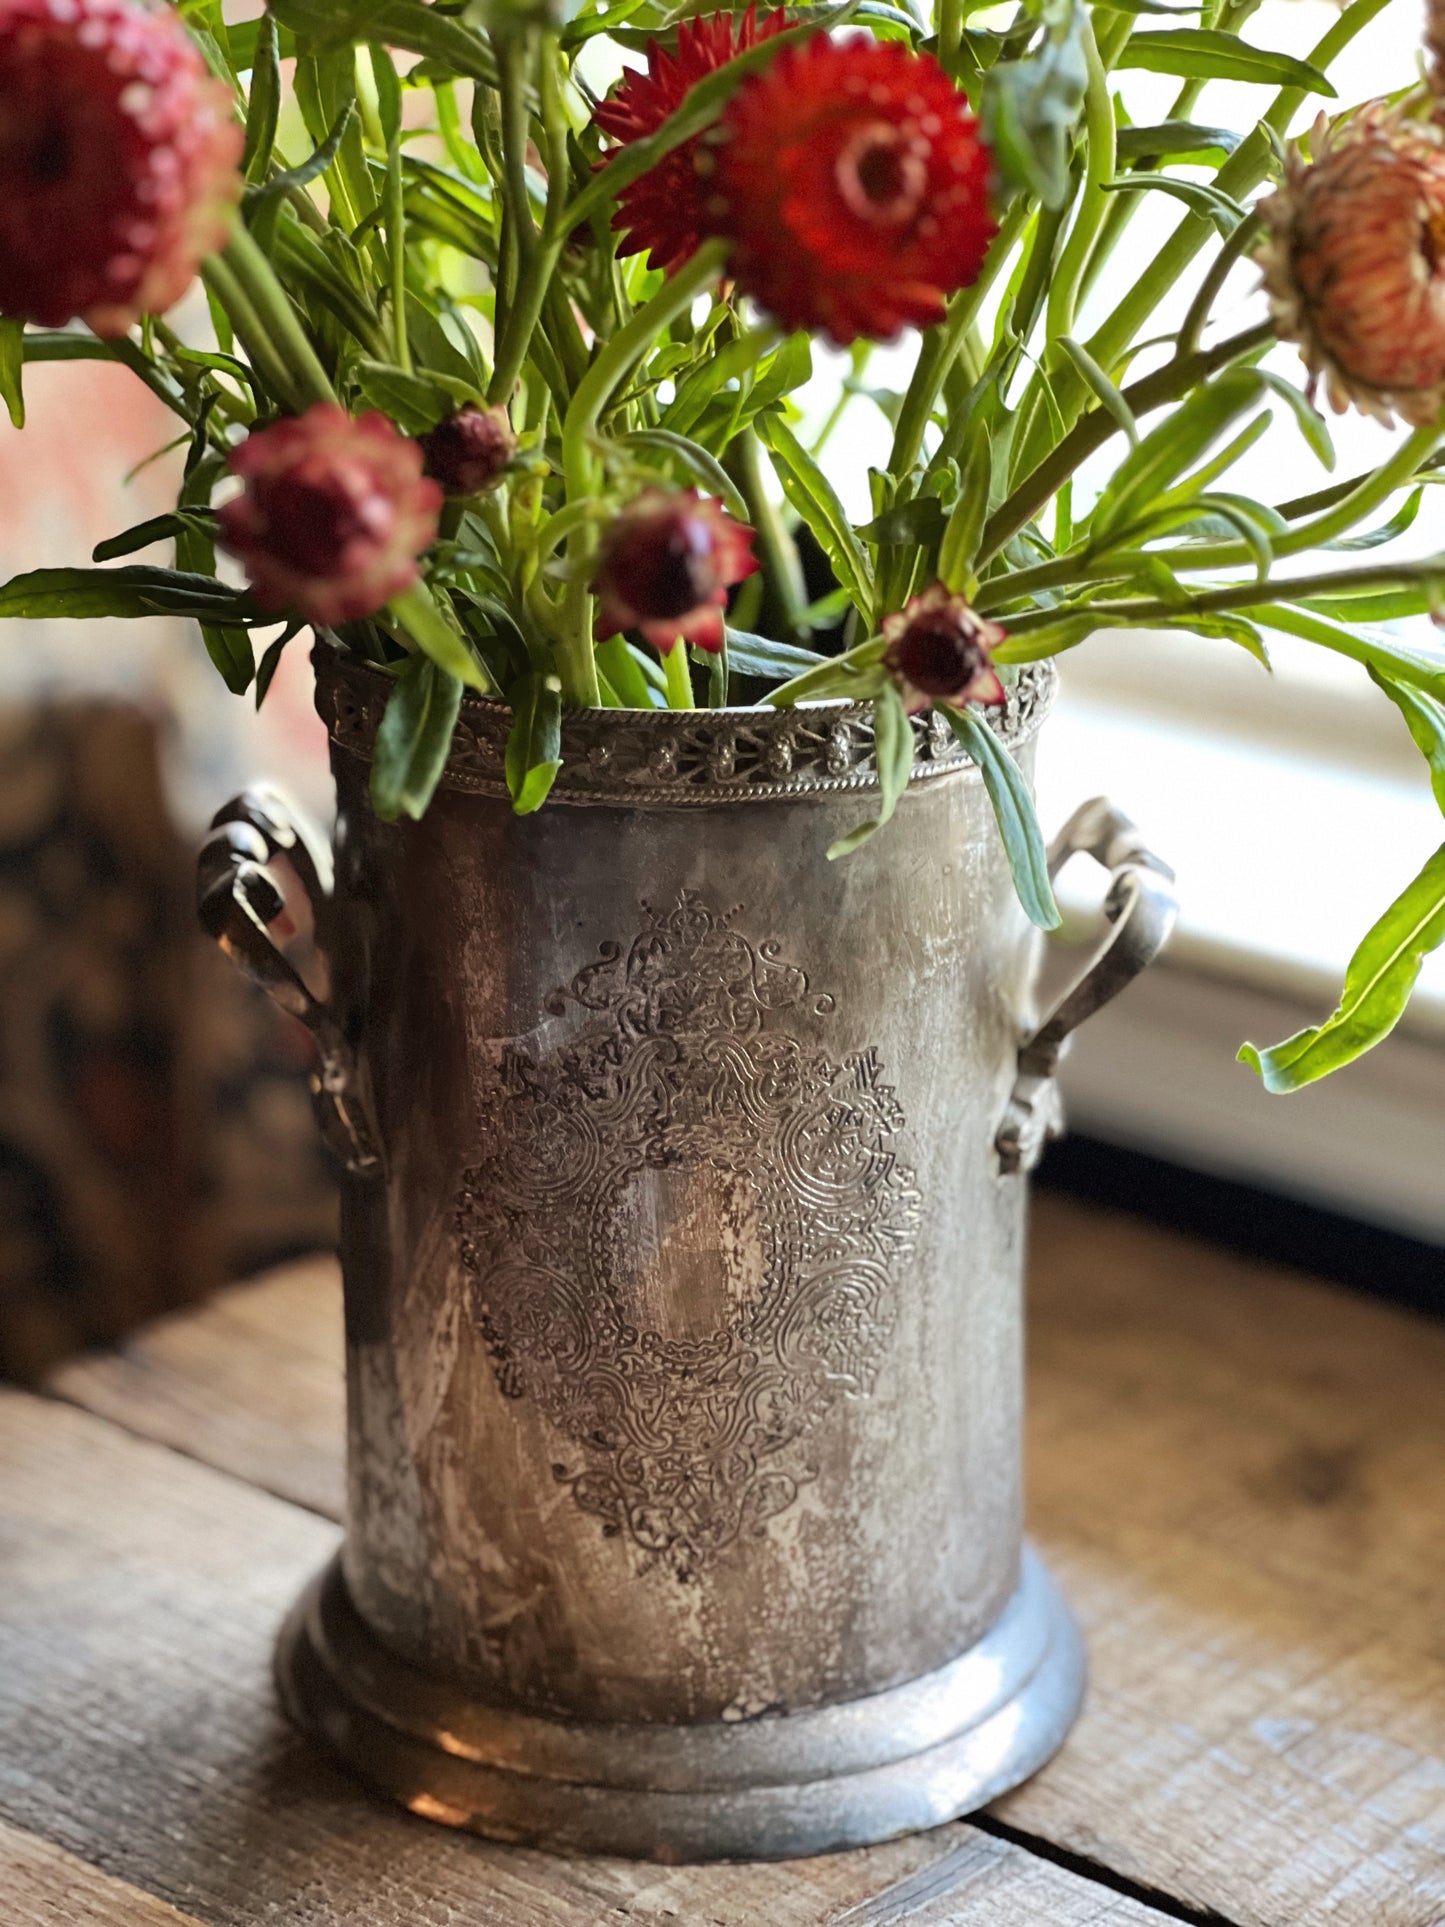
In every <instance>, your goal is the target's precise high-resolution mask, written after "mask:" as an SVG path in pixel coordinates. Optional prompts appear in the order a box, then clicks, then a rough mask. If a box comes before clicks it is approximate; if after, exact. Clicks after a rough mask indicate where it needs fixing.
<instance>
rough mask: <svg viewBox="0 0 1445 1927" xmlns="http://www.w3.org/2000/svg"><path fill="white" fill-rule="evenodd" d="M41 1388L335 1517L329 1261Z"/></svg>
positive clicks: (76, 1366) (337, 1434)
mask: <svg viewBox="0 0 1445 1927" xmlns="http://www.w3.org/2000/svg"><path fill="white" fill-rule="evenodd" d="M49 1389H50V1390H51V1391H53V1392H55V1393H57V1394H58V1395H59V1396H60V1397H62V1398H67V1399H71V1400H73V1401H74V1403H76V1404H77V1405H83V1406H85V1407H86V1409H87V1410H89V1411H92V1412H96V1413H99V1414H100V1416H101V1417H102V1418H113V1419H114V1420H115V1421H116V1422H117V1424H120V1425H123V1426H125V1427H127V1428H128V1429H130V1430H132V1431H138V1432H141V1433H143V1434H144V1436H145V1437H147V1438H152V1439H158V1440H160V1442H161V1443H162V1444H164V1445H173V1446H175V1447H176V1449H177V1450H178V1451H182V1452H185V1453H187V1454H189V1455H190V1456H192V1457H194V1458H199V1459H204V1460H205V1461H206V1462H207V1463H208V1464H211V1465H218V1466H220V1467H222V1468H223V1470H225V1471H227V1472H233V1473H235V1474H236V1475H237V1477H239V1478H243V1479H245V1480H247V1481H248V1483H250V1484H251V1485H259V1486H261V1487H262V1488H263V1490H265V1491H267V1492H275V1493H278V1494H280V1496H281V1497H283V1498H287V1499H292V1500H294V1501H295V1503H296V1504H297V1505H303V1506H306V1507H307V1508H308V1509H309V1510H311V1511H313V1512H321V1513H324V1514H326V1515H327V1516H328V1517H329V1518H337V1519H339V1518H340V1516H341V1508H342V1504H343V1500H344V1497H345V1476H344V1468H343V1463H342V1447H341V1440H342V1437H343V1430H344V1426H345V1416H346V1415H345V1396H346V1388H345V1382H344V1372H343V1365H342V1338H341V1293H340V1286H339V1284H338V1281H337V1272H336V1266H335V1263H334V1262H333V1261H332V1260H331V1259H329V1258H319V1259H311V1260H308V1261H306V1262H304V1263H301V1264H296V1265H289V1266H286V1267H285V1268H284V1269H282V1270H278V1271H273V1272H269V1273H267V1274H266V1275H265V1276H264V1277H261V1278H257V1279H253V1280H251V1281H250V1282H248V1283H247V1284H244V1285H233V1286H231V1287H230V1288H229V1289H228V1290H226V1291H223V1292H220V1293H218V1294H217V1295H216V1297H215V1298H213V1299H212V1300H211V1302H210V1303H209V1304H208V1305H207V1306H206V1307H205V1309H204V1311H202V1312H200V1313H199V1314H197V1313H187V1314H182V1315H180V1316H177V1317H172V1318H164V1319H161V1320H159V1321H158V1322H157V1323H156V1324H154V1325H151V1326H149V1327H148V1328H146V1329H145V1330H143V1331H141V1332H139V1333H137V1334H136V1335H135V1336H134V1337H132V1338H131V1339H129V1340H128V1341H127V1342H126V1343H125V1344H124V1345H123V1346H122V1347H121V1348H120V1349H119V1350H118V1351H114V1352H98V1353H91V1354H88V1355H86V1356H85V1357H82V1358H77V1359H74V1360H72V1361H70V1362H69V1363H68V1364H65V1365H62V1366H61V1367H60V1368H59V1369H58V1370H57V1371H56V1372H55V1373H54V1374H53V1375H52V1377H51V1379H50V1381H49Z"/></svg>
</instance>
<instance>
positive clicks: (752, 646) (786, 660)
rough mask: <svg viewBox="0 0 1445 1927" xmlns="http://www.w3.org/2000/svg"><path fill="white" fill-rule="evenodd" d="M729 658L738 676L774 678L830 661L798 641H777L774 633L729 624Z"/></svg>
mask: <svg viewBox="0 0 1445 1927" xmlns="http://www.w3.org/2000/svg"><path fill="white" fill-rule="evenodd" d="M727 639H728V662H729V664H730V665H731V667H732V670H733V673H734V674H735V675H739V676H761V677H764V678H767V679H769V680H771V679H772V678H773V677H774V676H777V677H788V676H800V675H802V673H803V671H804V670H805V669H815V668H816V667H817V666H818V664H819V663H820V662H827V660H828V658H827V657H826V656H820V655H819V654H818V652H817V651H816V650H815V649H800V648H799V647H798V646H797V644H796V643H792V642H774V641H773V639H772V637H771V636H754V635H750V634H749V633H748V631H747V630H746V629H733V628H729V629H728V632H727Z"/></svg>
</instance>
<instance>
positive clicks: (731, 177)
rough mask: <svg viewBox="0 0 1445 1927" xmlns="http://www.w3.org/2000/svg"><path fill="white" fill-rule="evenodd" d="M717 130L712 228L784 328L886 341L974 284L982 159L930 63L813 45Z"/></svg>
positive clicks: (784, 57)
mask: <svg viewBox="0 0 1445 1927" xmlns="http://www.w3.org/2000/svg"><path fill="white" fill-rule="evenodd" d="M721 134H722V138H721V140H720V141H719V143H718V145H717V146H716V147H715V148H712V147H709V148H705V149H704V150H703V151H702V153H701V154H700V155H699V162H700V165H701V166H702V167H703V168H704V169H706V168H707V167H708V166H709V164H711V165H712V167H713V169H714V175H713V183H712V190H711V192H710V194H709V197H708V202H707V207H708V220H709V225H710V227H711V229H712V231H714V232H717V233H721V234H724V235H726V236H727V237H728V238H729V239H730V241H731V242H732V254H731V257H730V260H729V271H730V273H732V274H733V275H734V276H735V277H736V279H737V282H738V285H739V287H740V288H741V289H742V290H743V292H744V293H746V294H750V295H752V296H753V297H754V299H755V300H757V301H758V302H759V303H760V304H761V305H762V306H763V307H764V308H766V309H767V310H768V312H769V313H770V314H773V315H775V316H776V317H777V319H778V320H779V321H781V322H782V323H783V325H784V326H785V327H787V328H790V329H791V328H809V329H813V330H820V331H821V332H823V333H824V334H827V335H830V336H831V337H832V339H833V340H834V341H835V342H837V343H838V344H839V345H840V346H842V347H846V346H847V345H848V344H849V343H850V342H852V341H854V340H856V339H857V337H858V336H859V335H866V336H867V337H868V338H869V339H871V340H874V341H889V340H891V339H892V338H893V337H894V336H895V335H896V334H897V333H898V332H899V330H900V329H901V328H902V327H904V326H905V325H906V324H909V323H911V324H912V325H913V326H915V327H919V328H923V327H927V326H928V324H929V323H930V322H934V321H937V320H938V318H939V316H940V315H941V314H942V313H943V304H944V299H945V297H946V296H947V295H950V294H952V293H953V292H954V291H955V290H956V289H958V288H966V287H967V286H968V285H969V283H970V282H971V281H973V280H975V279H976V278H977V276H978V271H979V269H980V268H981V267H982V266H983V260H984V256H985V255H986V254H987V252H988V244H989V242H990V241H991V240H992V239H993V237H994V234H995V233H996V232H997V229H996V227H995V224H994V221H993V217H992V215H991V213H990V211H989V179H990V174H991V171H992V162H991V159H990V155H989V151H988V149H987V147H985V145H984V143H983V141H982V139H981V138H980V136H979V133H978V126H977V123H976V122H975V120H974V118H973V115H972V114H971V113H970V112H969V107H968V101H967V99H966V98H965V96H964V95H963V94H961V93H960V92H959V90H958V89H957V88H956V87H955V86H954V84H953V82H952V81H951V80H950V79H949V78H948V76H947V74H945V73H944V71H943V69H942V68H941V67H940V66H939V64H938V62H937V61H936V60H935V59H934V58H933V56H932V55H931V54H914V53H910V52H909V51H908V49H907V48H906V47H903V46H901V45H899V44H898V43H897V42H890V43H888V44H887V45H879V44H876V43H875V42H873V41H870V40H864V39H859V38H857V37H856V36H855V37H853V38H851V39H848V40H842V41H834V40H830V39H829V38H828V36H827V35H826V34H819V35H817V36H816V38H814V39H812V40H809V41H806V42H804V43H803V44H801V45H795V46H791V47H786V48H784V49H783V51H782V52H781V53H780V54H779V55H778V57H777V59H776V60H775V61H774V62H773V63H772V65H771V66H770V67H768V68H767V69H766V71H765V72H763V73H759V74H753V75H751V76H750V77H749V78H748V79H747V80H745V81H744V82H743V84H742V86H741V87H739V89H738V91H737V93H736V94H734V96H733V98H732V101H731V103H730V104H729V106H728V109H727V112H726V113H725V114H724V116H723V119H722V127H721Z"/></svg>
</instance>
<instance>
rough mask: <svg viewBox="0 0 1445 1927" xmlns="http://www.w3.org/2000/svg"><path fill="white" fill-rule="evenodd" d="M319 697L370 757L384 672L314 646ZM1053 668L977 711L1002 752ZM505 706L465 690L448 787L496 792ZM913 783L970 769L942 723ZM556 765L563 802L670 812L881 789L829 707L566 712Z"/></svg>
mask: <svg viewBox="0 0 1445 1927" xmlns="http://www.w3.org/2000/svg"><path fill="white" fill-rule="evenodd" d="M312 660H313V662H314V663H315V665H316V703H317V708H318V709H319V710H320V712H321V715H322V717H323V719H324V720H325V722H326V726H327V728H328V730H329V731H330V734H331V738H332V740H333V741H334V742H335V743H338V744H339V745H340V746H341V747H342V748H343V749H346V750H348V751H350V752H351V753H352V754H354V755H357V756H360V757H362V758H363V759H366V760H369V759H370V756H371V753H372V747H373V744H374V743H375V740H376V731H377V728H378V726H379V724H380V721H381V717H382V713H383V711H384V710H385V707H386V700H387V697H388V695H389V693H390V687H391V686H390V683H389V681H388V679H387V678H386V677H384V676H382V675H380V674H379V673H378V672H377V671H376V670H374V669H370V668H368V667H367V666H366V665H365V664H363V663H356V662H351V661H348V660H347V659H346V658H344V657H343V656H342V655H341V654H340V653H339V652H338V650H337V649H336V648H335V647H333V646H332V645H331V644H329V643H323V642H318V644H317V646H316V649H315V650H314V652H313V655H312ZM1057 680H1058V678H1057V674H1056V672H1055V670H1054V668H1053V666H1052V664H1050V663H1047V662H1040V663H1030V664H1027V665H1026V666H1025V667H1024V668H1023V669H1022V670H1021V671H1020V672H1019V676H1018V681H1017V683H1016V684H1015V686H1014V687H1013V688H1012V689H1011V690H1010V692H1009V698H1008V702H1007V703H1006V704H1005V705H1004V706H1003V707H1002V708H999V709H989V710H988V711H986V712H980V713H981V714H983V716H984V720H985V721H986V722H987V723H988V726H989V728H990V729H992V730H993V731H994V733H995V734H996V735H997V736H998V737H999V738H1000V740H1001V741H1002V742H1004V743H1006V744H1007V745H1008V746H1009V747H1010V748H1017V747H1018V746H1019V745H1021V744H1023V743H1025V742H1027V741H1028V740H1029V738H1030V737H1031V736H1032V735H1033V734H1034V732H1035V731H1036V730H1037V728H1038V726H1039V724H1040V723H1041V722H1042V720H1043V718H1044V716H1045V715H1046V714H1047V712H1048V709H1049V706H1050V704H1051V703H1052V701H1053V696H1054V689H1055V685H1056V683H1057ZM510 727H511V712H510V711H509V710H508V709H507V708H506V706H505V705H504V704H502V703H494V702H487V701H483V700H481V699H478V698H473V697H470V696H469V697H468V698H467V699H466V700H465V701H464V702H463V704H462V707H461V713H460V714H459V715H458V717H457V722H456V728H455V731H454V733H453V736H452V747H451V751H450V754H449V755H448V758H447V764H446V769H445V772H444V773H443V776H442V787H443V788H444V789H456V790H467V791H471V792H473V793H477V794H481V795H485V796H498V797H504V796H506V795H507V786H506V751H507V736H508V732H509V730H510ZM913 734H914V766H913V781H914V782H915V783H917V782H923V781H929V780H932V779H935V778H938V777H941V776H947V775H950V774H957V773H958V772H960V771H966V770H968V769H970V768H972V759H971V758H970V757H969V755H968V753H967V751H966V750H964V749H963V748H962V747H961V746H960V745H959V743H958V741H957V740H956V738H955V737H954V735H953V733H952V731H951V730H950V729H949V728H948V726H947V723H946V722H945V721H944V720H943V719H942V718H939V717H930V716H927V715H920V716H916V717H915V718H914V719H913ZM562 747H563V760H562V768H561V769H560V770H559V771H558V773H557V778H556V782H555V783H554V785H553V789H552V798H553V800H554V801H556V802H562V803H606V802H618V801H625V802H628V803H634V804H637V805H639V806H641V807H647V806H648V805H649V804H651V805H656V806H662V807H667V808H676V807H686V806H687V805H690V804H711V803H716V802H719V801H738V802H744V801H749V800H754V799H756V800H767V799H768V798H770V797H776V796H795V795H814V794H826V793H829V792H835V791H839V790H870V789H876V788H877V786H878V771H877V765H876V761H875V755H874V741H873V714H872V706H871V705H870V704H867V703H825V704H818V705H814V706H810V707H807V708H803V709H766V708H764V709H728V710H616V709H609V710H572V711H569V712H568V713H567V716H566V718H565V719H564V722H563V745H562Z"/></svg>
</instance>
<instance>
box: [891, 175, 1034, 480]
mask: <svg viewBox="0 0 1445 1927" xmlns="http://www.w3.org/2000/svg"><path fill="white" fill-rule="evenodd" d="M1032 213H1033V209H1032V208H1031V207H1030V205H1029V203H1028V201H1027V200H1026V199H1025V198H1023V197H1022V196H1020V198H1019V199H1018V200H1016V201H1015V202H1014V204H1013V206H1012V207H1011V208H1010V209H1009V211H1008V213H1007V214H1006V215H1005V216H1004V218H1003V220H1002V221H1001V222H1000V224H999V230H998V233H997V234H996V235H995V236H994V239H993V242H992V244H991V246H990V247H989V251H988V255H987V257H986V259H985V261H984V264H983V269H982V272H981V273H980V274H979V277H978V279H977V280H976V281H975V282H974V284H973V286H972V287H971V288H965V289H964V290H963V291H962V293H960V294H956V295H955V296H954V297H953V300H952V301H951V302H950V303H949V307H948V314H947V316H946V318H945V319H944V320H943V321H941V322H940V323H939V325H938V326H937V327H936V328H931V329H930V330H929V331H928V333H927V334H926V335H925V336H924V337H923V343H922V346H921V347H920V348H919V351H918V360H917V362H916V363H915V365H914V369H913V376H912V379H911V380H910V381H909V384H908V390H907V393H906V394H905V395H904V397H903V406H902V407H901V408H900V409H899V411H898V427H897V429H896V430H895V432H894V436H893V453H892V454H891V455H890V456H889V458H888V472H889V474H890V475H892V476H894V477H895V478H897V479H900V480H901V479H902V477H903V476H905V475H907V474H908V472H909V471H910V469H911V468H912V467H913V465H914V463H915V462H916V461H917V460H918V457H919V454H920V453H921V451H922V448H923V436H924V433H925V431H926V429H927V427H928V423H929V419H930V417H931V416H932V414H933V410H934V407H935V405H936V403H937V401H938V396H939V392H940V390H941V389H942V387H943V384H944V381H945V379H946V377H947V375H948V371H949V368H950V367H951V366H952V365H953V362H954V360H955V359H956V357H957V355H958V352H959V350H960V348H961V347H962V346H963V344H964V342H965V341H966V340H967V339H968V331H969V329H970V328H971V327H972V325H973V321H974V317H975V316H976V315H977V313H978V310H979V306H980V304H981V303H982V301H983V300H984V298H985V296H986V295H987V294H988V291H989V289H990V288H991V287H992V286H993V284H994V282H995V281H996V280H997V279H998V277H999V275H1000V273H1001V272H1002V271H1003V267H1004V264H1005V262H1006V261H1007V260H1008V258H1009V255H1010V252H1011V251H1012V249H1013V246H1014V243H1015V242H1016V241H1017V240H1018V238H1019V236H1020V235H1021V234H1022V233H1023V231H1024V228H1025V227H1026V226H1027V224H1028V222H1029V219H1030V217H1031V215H1032Z"/></svg>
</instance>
